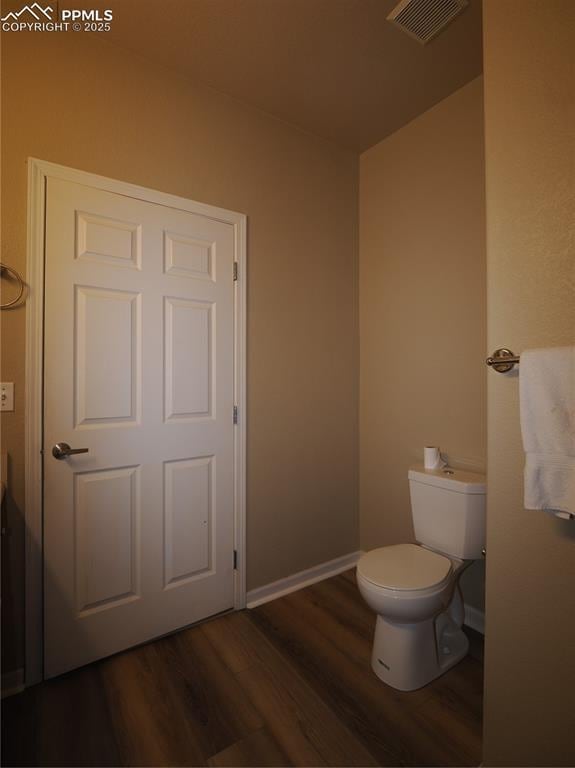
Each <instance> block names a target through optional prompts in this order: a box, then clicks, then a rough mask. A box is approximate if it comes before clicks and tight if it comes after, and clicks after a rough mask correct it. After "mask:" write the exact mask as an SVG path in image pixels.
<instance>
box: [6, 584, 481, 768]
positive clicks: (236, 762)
mask: <svg viewBox="0 0 575 768" xmlns="http://www.w3.org/2000/svg"><path fill="white" fill-rule="evenodd" d="M373 629H374V616H373V614H372V613H371V611H370V610H369V609H368V608H367V607H366V606H365V604H364V603H363V601H362V599H361V597H360V596H359V593H358V591H357V588H356V586H355V581H354V574H353V572H352V571H350V572H348V573H346V574H343V575H341V576H337V577H335V578H332V579H329V580H328V581H324V582H321V583H319V584H316V585H314V586H311V587H308V588H307V589H304V590H301V591H300V592H296V593H294V594H292V595H288V596H287V597H283V598H281V599H279V600H276V601H274V602H271V603H267V604H266V605H262V606H260V607H259V608H256V609H255V610H252V611H242V612H238V613H231V614H227V615H225V616H220V617H218V618H215V619H213V620H211V621H208V622H206V623H204V624H202V625H198V626H196V627H193V628H191V629H187V630H184V631H182V632H179V633H178V634H175V635H172V636H170V637H166V638H163V639H161V640H157V641H155V642H153V643H150V644H148V645H145V646H141V647H139V648H136V649H133V650H130V651H126V652H125V653H121V654H118V655H117V656H113V657H111V658H109V659H105V660H104V661H101V662H98V663H96V664H92V665H90V666H88V667H84V668H83V669H79V670H76V671H75V672H71V673H69V674H67V675H64V676H62V677H60V678H57V679H55V680H51V681H49V682H46V683H43V684H42V685H39V686H36V687H35V688H32V689H29V690H28V691H26V692H25V693H23V694H20V695H19V696H14V697H12V698H10V699H7V700H5V701H4V702H3V704H4V706H3V756H2V757H3V760H2V762H3V765H5V766H10V765H38V766H44V765H46V766H48V765H51V766H55V765H58V766H72V765H74V766H120V765H122V766H123V765H129V766H167V765H170V766H172V765H173V766H176V765H177V766H187V765H189V766H199V765H207V766H282V765H296V766H325V765H333V766H369V765H383V766H400V765H421V766H427V765H445V766H451V765H462V766H463V765H473V766H476V765H479V763H480V762H481V710H482V678H483V670H482V664H481V661H480V660H479V659H478V658H474V657H473V656H472V655H470V656H468V657H467V658H466V659H464V660H463V661H462V662H461V663H460V664H458V665H457V666H456V667H454V668H453V669H452V670H450V671H449V672H448V673H447V674H445V675H444V676H443V677H441V678H439V679H438V680H436V681H435V682H433V683H432V684H431V685H429V686H427V687H426V688H424V689H422V690H419V691H414V692H413V693H400V692H399V691H395V690H393V689H392V688H388V687H387V686H385V685H384V684H383V683H381V682H380V681H379V680H378V679H377V678H376V677H375V675H374V674H373V673H372V671H371V669H370V651H371V641H372V633H373ZM475 640H477V638H475Z"/></svg>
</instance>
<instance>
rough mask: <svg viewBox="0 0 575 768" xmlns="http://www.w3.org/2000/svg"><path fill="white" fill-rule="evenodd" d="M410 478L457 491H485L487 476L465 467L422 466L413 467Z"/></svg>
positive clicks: (477, 492) (409, 473)
mask: <svg viewBox="0 0 575 768" xmlns="http://www.w3.org/2000/svg"><path fill="white" fill-rule="evenodd" d="M407 476H408V478H409V480H413V481H414V482H417V483H423V484H424V485H434V486H436V487H438V488H443V489H444V490H446V491H455V492H456V493H476V494H479V493H485V487H486V478H485V475H480V474H479V473H478V472H467V471H466V470H463V469H453V468H452V467H444V468H443V469H425V468H424V467H422V466H415V467H411V468H410V470H409V472H408V474H407Z"/></svg>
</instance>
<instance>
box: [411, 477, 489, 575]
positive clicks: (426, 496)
mask: <svg viewBox="0 0 575 768" xmlns="http://www.w3.org/2000/svg"><path fill="white" fill-rule="evenodd" d="M408 478H409V492H410V496H411V514H412V517H413V525H414V528H415V538H416V541H418V542H419V543H420V544H425V545H426V546H428V547H431V549H436V550H438V551H439V552H443V553H445V554H446V555H451V556H452V557H457V558H460V559H461V560H474V559H477V558H479V557H481V554H482V549H483V547H484V546H485V475H480V474H477V473H475V472H465V471H463V470H459V469H451V468H447V467H446V468H445V469H433V470H430V469H424V468H423V467H412V468H411V469H410V470H409V473H408Z"/></svg>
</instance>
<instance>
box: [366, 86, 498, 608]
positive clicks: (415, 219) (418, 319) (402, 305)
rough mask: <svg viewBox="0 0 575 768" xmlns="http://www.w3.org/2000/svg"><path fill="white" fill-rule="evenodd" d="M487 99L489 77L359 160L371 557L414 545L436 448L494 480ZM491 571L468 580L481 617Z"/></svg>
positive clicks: (475, 568) (456, 462) (470, 596)
mask: <svg viewBox="0 0 575 768" xmlns="http://www.w3.org/2000/svg"><path fill="white" fill-rule="evenodd" d="M484 229H485V219H484V161H483V91H482V80H481V78H478V79H476V80H473V81H472V82H471V83H469V84H468V85H466V86H465V87H464V88H461V89H460V90H459V91H456V92H455V93H454V94H452V95H451V96H449V97H448V98H447V99H445V100H444V101H442V102H441V103H440V104H438V105H436V106H435V107H433V108H432V109H430V110H429V111H428V112H425V113H424V114H423V115H420V116H419V117H418V118H416V119H415V120H414V121H413V122H411V123H409V124H408V125H406V126H405V127H404V128H401V129H400V130H399V131H397V132H396V133H394V134H393V135H392V136H390V137H388V138H387V139H385V140H384V141H382V142H381V143H380V144H377V145H376V146H375V147H373V148H372V149H370V150H368V151H367V152H365V153H364V154H363V155H362V156H361V160H360V339H361V342H360V347H361V374H360V436H361V438H360V523H361V546H362V548H363V549H371V548H373V547H376V546H383V545H387V544H395V543H399V542H405V541H410V540H413V527H412V522H411V513H410V505H409V488H408V483H407V469H408V467H409V465H410V464H414V463H421V460H422V452H423V446H424V445H440V446H441V448H442V449H443V450H444V451H446V452H447V454H448V456H449V459H450V461H451V463H453V465H454V466H458V465H461V466H469V467H473V468H476V469H484V467H485V439H486V438H485V420H486V417H485V365H484V363H483V360H484V357H485V349H486V346H485V243H484V239H485V238H484ZM482 569H483V564H482V563H478V564H476V565H474V566H473V570H472V571H471V572H470V573H469V574H465V577H466V580H465V592H466V594H465V597H466V601H468V602H470V603H471V604H473V605H475V606H476V607H479V608H481V607H482V601H483V595H482V584H483V570H482Z"/></svg>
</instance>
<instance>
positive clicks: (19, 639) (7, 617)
mask: <svg viewBox="0 0 575 768" xmlns="http://www.w3.org/2000/svg"><path fill="white" fill-rule="evenodd" d="M7 487H8V490H7V491H6V496H5V498H4V503H3V505H2V674H3V676H4V675H6V674H7V673H9V672H13V671H15V670H18V669H22V668H23V666H24V557H23V552H24V539H25V521H24V511H23V510H22V509H20V508H19V507H18V506H17V504H16V503H15V501H14V499H13V498H12V496H11V494H10V490H9V489H10V484H9V483H7Z"/></svg>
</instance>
